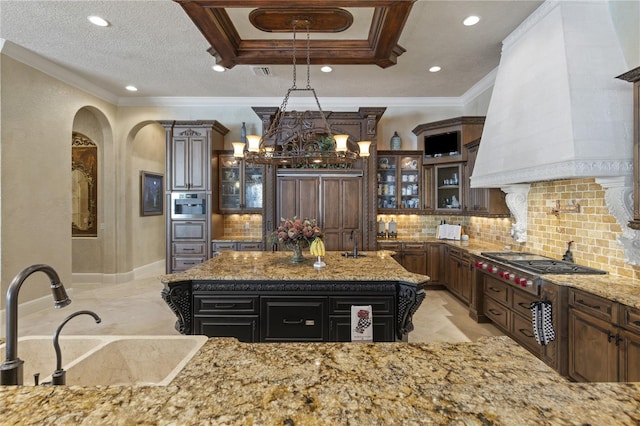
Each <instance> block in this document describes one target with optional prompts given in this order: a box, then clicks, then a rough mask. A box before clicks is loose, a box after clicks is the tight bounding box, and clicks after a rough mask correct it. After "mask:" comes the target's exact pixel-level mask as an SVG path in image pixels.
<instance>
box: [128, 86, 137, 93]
mask: <svg viewBox="0 0 640 426" xmlns="http://www.w3.org/2000/svg"><path fill="white" fill-rule="evenodd" d="M125 89H127V90H128V91H130V92H137V91H138V88H137V87H136V86H131V85H129V86H127V87H125Z"/></svg>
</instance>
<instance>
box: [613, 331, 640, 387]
mask: <svg viewBox="0 0 640 426" xmlns="http://www.w3.org/2000/svg"><path fill="white" fill-rule="evenodd" d="M617 342H618V345H619V351H620V381H621V382H640V335H638V334H635V333H631V332H629V331H626V330H620V335H619V339H618V340H617Z"/></svg>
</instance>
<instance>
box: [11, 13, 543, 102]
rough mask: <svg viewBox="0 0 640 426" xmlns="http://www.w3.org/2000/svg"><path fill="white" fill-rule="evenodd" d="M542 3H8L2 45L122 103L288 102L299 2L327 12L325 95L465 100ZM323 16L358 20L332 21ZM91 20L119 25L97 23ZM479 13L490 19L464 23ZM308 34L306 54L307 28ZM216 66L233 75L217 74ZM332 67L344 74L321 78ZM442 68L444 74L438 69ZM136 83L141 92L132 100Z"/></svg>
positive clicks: (321, 50) (318, 47) (314, 56)
mask: <svg viewBox="0 0 640 426" xmlns="http://www.w3.org/2000/svg"><path fill="white" fill-rule="evenodd" d="M541 3H542V2H541V1H529V0H512V1H503V0H500V1H485V0H475V1H474V0H472V1H457V0H448V1H432V0H417V1H415V2H414V1H412V0H400V1H384V0H372V1H363V0H349V1H347V0H341V1H337V0H335V1H333V0H315V1H313V2H312V1H307V0H305V1H302V0H297V1H281V0H253V1H252V0H209V1H205V0H193V1H186V0H185V1H182V0H181V1H172V0H146V1H145V0H139V1H119V0H68V1H23V0H0V38H2V39H4V44H3V45H2V44H0V46H2V47H1V48H2V51H3V53H6V54H7V55H9V56H12V57H14V58H18V59H19V60H21V61H26V62H31V63H34V62H35V64H36V65H35V66H37V67H38V68H39V69H43V70H44V71H45V72H49V69H50V68H51V65H53V68H55V69H56V70H55V73H54V72H53V71H52V75H56V76H57V75H59V74H60V72H68V73H69V75H71V76H72V77H69V78H67V81H69V82H70V83H71V84H78V85H80V86H82V85H84V86H95V87H98V88H100V89H101V90H102V91H104V92H106V93H108V94H110V95H112V96H113V97H114V98H115V99H117V100H118V102H123V100H124V101H125V102H126V101H127V100H129V101H131V100H134V101H135V100H136V99H139V100H140V99H152V98H156V99H160V98H167V97H179V98H181V99H189V100H191V101H190V102H191V103H193V102H194V99H195V100H197V99H202V98H205V97H241V98H242V97H248V98H251V97H281V96H282V95H283V94H284V93H285V92H286V90H287V89H288V88H289V87H290V86H291V81H292V78H291V77H292V67H291V65H290V58H291V45H292V34H291V32H289V31H288V28H286V27H287V26H288V23H289V21H290V20H291V19H292V16H293V17H294V18H295V17H298V16H297V15H298V13H297V12H298V11H297V10H295V9H292V5H298V6H299V5H302V4H304V5H305V8H307V9H308V8H311V11H314V10H315V11H316V12H317V13H316V14H315V15H314V14H313V13H306V15H310V16H309V17H310V19H311V21H312V22H313V20H314V19H315V20H316V21H317V20H320V21H321V23H320V27H322V28H324V31H321V32H319V31H314V30H313V28H312V32H311V33H310V43H311V53H310V56H311V62H312V66H311V80H312V84H313V86H314V87H315V88H316V90H317V91H318V95H319V96H320V97H321V98H322V97H388V98H401V97H407V98H415V97H424V98H442V97H460V96H462V95H464V94H465V92H467V91H468V90H469V89H470V88H471V87H473V86H474V85H475V84H477V83H478V82H479V81H481V80H482V79H483V78H484V77H485V76H486V75H487V74H488V73H490V72H491V71H492V70H494V69H495V68H496V67H497V66H498V63H499V60H500V51H501V42H502V40H503V39H504V38H505V37H506V36H507V35H509V34H510V33H511V32H512V31H513V30H514V29H515V28H516V27H517V26H518V25H519V24H520V23H521V22H522V21H523V20H524V19H525V18H526V17H527V16H529V15H530V14H531V13H532V12H533V11H534V10H535V9H536V8H537V7H538V6H539V5H540V4H541ZM316 8H322V9H325V8H341V9H344V10H345V11H346V12H347V13H346V14H342V15H340V16H330V15H331V14H323V13H322V11H320V12H318V11H317V10H316ZM255 9H262V11H261V12H253V11H254V10H255ZM278 9H282V11H283V13H282V14H279V11H278ZM187 12H189V13H187ZM89 15H100V16H102V17H104V18H105V19H107V20H108V21H109V22H110V25H109V26H108V27H105V28H100V27H96V26H94V25H92V24H90V23H89V22H88V21H87V16H89ZM279 15H281V16H279ZM302 15H303V16H305V14H302ZM349 15H350V16H351V17H349ZM468 15H478V16H480V18H481V20H480V22H479V23H478V24H477V25H475V26H473V27H465V26H463V25H462V20H463V19H464V18H465V17H466V16H468ZM314 25H315V24H313V25H312V26H314ZM343 27H344V28H343ZM297 37H298V38H297V40H298V44H297V46H298V47H300V48H303V47H304V46H305V43H306V33H305V31H302V32H298V33H297ZM1 42H2V40H0V43H1ZM15 47H18V49H14V48H15ZM16 50H18V51H19V53H18V54H16V53H15V52H16ZM298 50H301V49H298ZM8 52H13V53H8ZM25 52H26V53H25ZM297 56H299V58H300V59H301V60H302V59H303V58H304V56H301V55H300V52H298V55H297ZM33 57H36V58H44V59H46V61H37V60H36V61H34V60H33ZM216 62H217V63H218V64H221V65H224V66H225V67H226V68H227V70H226V71H225V72H222V73H216V72H214V71H213V70H212V66H213V65H214V64H216ZM300 63H301V62H300V60H299V61H298V64H300ZM325 64H328V65H332V66H333V72H331V73H328V74H325V73H322V72H320V65H325ZM433 65H438V66H440V67H442V71H440V72H438V73H430V72H429V71H428V69H429V67H431V66H433ZM302 71H303V70H301V69H299V70H298V73H301V72H302ZM126 85H135V86H136V87H137V88H138V92H135V93H130V92H127V91H126V90H125V89H124V87H125V86H126ZM185 102H186V101H185Z"/></svg>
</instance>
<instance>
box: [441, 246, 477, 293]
mask: <svg viewBox="0 0 640 426" xmlns="http://www.w3.org/2000/svg"><path fill="white" fill-rule="evenodd" d="M445 250H446V252H447V256H446V258H447V261H446V262H447V264H446V274H445V276H446V286H447V288H448V289H449V291H450V292H451V293H453V294H454V295H456V296H458V298H459V299H460V300H462V301H463V302H464V303H466V304H467V305H468V304H469V303H470V301H471V285H472V282H471V272H472V270H473V269H472V262H471V259H470V257H469V255H468V253H467V252H466V251H465V250H461V249H458V248H456V247H447V248H446V249H445Z"/></svg>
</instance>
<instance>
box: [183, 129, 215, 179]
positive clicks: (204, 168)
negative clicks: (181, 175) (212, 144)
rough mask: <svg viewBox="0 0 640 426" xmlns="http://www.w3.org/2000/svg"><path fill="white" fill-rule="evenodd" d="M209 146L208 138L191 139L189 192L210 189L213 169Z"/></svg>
mask: <svg viewBox="0 0 640 426" xmlns="http://www.w3.org/2000/svg"><path fill="white" fill-rule="evenodd" d="M209 158H210V154H209V144H208V143H207V138H206V137H190V138H189V173H188V175H189V190H190V191H206V190H208V189H209V169H210V168H211V161H210V159H209Z"/></svg>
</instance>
